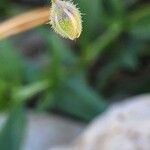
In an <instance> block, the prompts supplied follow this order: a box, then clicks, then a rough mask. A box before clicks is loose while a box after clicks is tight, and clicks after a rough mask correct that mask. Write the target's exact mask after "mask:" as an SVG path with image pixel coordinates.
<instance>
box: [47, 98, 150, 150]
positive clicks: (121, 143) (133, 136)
mask: <svg viewBox="0 0 150 150" xmlns="http://www.w3.org/2000/svg"><path fill="white" fill-rule="evenodd" d="M49 150H150V95H141V96H137V97H133V98H129V99H126V100H125V101H123V102H121V103H117V104H114V105H113V106H111V107H110V108H109V109H108V110H107V111H106V112H105V113H104V114H103V115H101V116H100V117H98V118H96V119H95V120H94V121H93V122H92V123H91V125H89V127H88V128H87V129H86V130H85V131H84V133H82V134H81V136H79V137H78V138H77V139H76V140H75V141H74V142H73V143H72V144H71V145H68V146H61V147H58V148H50V149H49Z"/></svg>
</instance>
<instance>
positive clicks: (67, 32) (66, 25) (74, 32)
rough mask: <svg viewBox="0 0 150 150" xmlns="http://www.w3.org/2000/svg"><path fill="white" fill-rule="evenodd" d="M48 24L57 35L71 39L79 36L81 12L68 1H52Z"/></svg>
mask: <svg viewBox="0 0 150 150" xmlns="http://www.w3.org/2000/svg"><path fill="white" fill-rule="evenodd" d="M50 24H51V25H52V28H53V29H54V30H55V31H56V32H57V33H58V34H59V35H61V36H62V37H64V38H69V39H71V40H75V39H77V38H79V37H80V35H81V32H82V18H81V13H80V11H79V9H78V8H77V7H76V6H75V5H74V4H73V3H72V2H70V1H62V0H53V1H52V6H51V14H50Z"/></svg>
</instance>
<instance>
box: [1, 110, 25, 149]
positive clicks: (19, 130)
mask: <svg viewBox="0 0 150 150" xmlns="http://www.w3.org/2000/svg"><path fill="white" fill-rule="evenodd" d="M25 125H26V119H25V112H24V110H23V109H22V108H17V109H15V110H13V111H12V112H10V114H9V117H8V119H7V121H6V123H5V126H4V127H3V128H2V129H1V131H0V149H1V150H20V149H21V145H22V142H23V139H24V133H25Z"/></svg>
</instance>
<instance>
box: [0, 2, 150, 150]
mask: <svg viewBox="0 0 150 150" xmlns="http://www.w3.org/2000/svg"><path fill="white" fill-rule="evenodd" d="M74 3H77V4H78V7H79V8H80V10H81V12H82V13H83V16H82V17H83V32H82V35H81V37H80V38H79V39H77V40H76V41H70V40H66V39H63V38H61V37H60V36H58V35H57V34H56V33H54V32H53V31H52V29H51V27H50V25H48V24H44V25H42V26H40V27H38V28H34V29H32V30H30V31H27V32H24V33H20V34H18V35H15V36H12V37H10V38H7V39H4V40H1V41H0V111H1V113H4V112H7V113H8V114H9V118H8V121H7V122H6V124H5V125H4V129H3V130H1V132H2V133H1V134H0V135H1V136H0V142H1V141H2V142H1V144H0V145H2V143H4V142H5V143H6V142H8V139H9V138H10V137H11V136H12V135H16V139H17V138H18V139H19V140H17V142H16V143H15V144H16V148H14V150H19V144H20V141H21V139H22V138H20V137H23V130H24V128H25V127H24V126H25V121H26V119H25V118H26V117H25V116H26V111H27V110H28V109H32V110H34V111H35V112H37V113H38V112H43V111H44V112H48V113H53V114H58V115H60V116H65V117H67V118H71V119H73V120H78V121H81V122H89V121H90V120H92V119H93V118H94V117H95V116H97V115H99V114H100V113H102V112H104V111H105V110H106V109H107V107H108V106H109V105H110V104H111V103H114V102H116V101H121V100H122V99H123V98H126V97H129V96H133V95H138V94H142V93H149V92H150V50H149V48H150V44H149V43H150V3H149V0H124V1H123V0H74ZM45 6H50V1H49V0H0V22H2V21H4V20H7V19H8V18H11V17H13V16H17V15H19V14H21V13H23V12H26V11H29V10H32V9H34V8H38V7H45ZM13 122H16V124H17V127H16V126H15V125H14V123H13ZM16 128H17V129H16ZM18 128H19V130H18ZM11 130H12V131H13V132H10V131H11ZM10 134H11V135H10ZM17 135H19V136H17ZM21 135H22V136H21ZM10 139H11V138H10ZM10 139H9V140H10ZM10 141H11V142H12V140H10ZM0 149H2V150H7V147H6V148H4V147H2V148H1V147H0ZM8 149H9V148H8Z"/></svg>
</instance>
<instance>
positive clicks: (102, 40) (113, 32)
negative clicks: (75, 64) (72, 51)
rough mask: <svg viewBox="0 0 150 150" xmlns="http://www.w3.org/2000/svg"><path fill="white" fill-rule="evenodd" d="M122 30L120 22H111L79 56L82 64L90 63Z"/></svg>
mask: <svg viewBox="0 0 150 150" xmlns="http://www.w3.org/2000/svg"><path fill="white" fill-rule="evenodd" d="M122 30H123V28H122V23H120V22H115V23H113V24H112V25H111V26H110V27H109V29H108V30H107V31H106V32H105V33H104V34H103V35H101V36H99V37H98V38H97V40H96V41H94V42H93V43H92V44H91V45H90V46H89V47H87V49H86V50H85V51H84V53H83V55H82V57H81V62H83V63H84V65H89V64H91V63H92V62H93V61H94V60H96V59H97V58H98V57H99V56H100V54H101V53H102V52H103V51H104V50H105V48H106V47H107V46H108V45H109V44H110V43H112V42H113V41H115V40H116V38H117V37H118V36H119V35H120V34H121V32H122ZM83 63H81V64H83Z"/></svg>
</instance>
